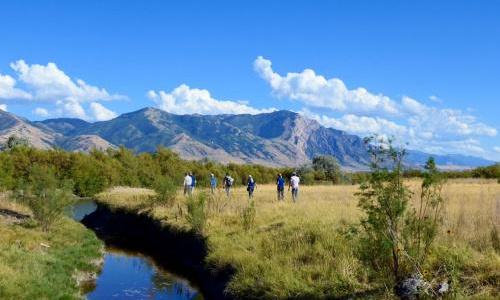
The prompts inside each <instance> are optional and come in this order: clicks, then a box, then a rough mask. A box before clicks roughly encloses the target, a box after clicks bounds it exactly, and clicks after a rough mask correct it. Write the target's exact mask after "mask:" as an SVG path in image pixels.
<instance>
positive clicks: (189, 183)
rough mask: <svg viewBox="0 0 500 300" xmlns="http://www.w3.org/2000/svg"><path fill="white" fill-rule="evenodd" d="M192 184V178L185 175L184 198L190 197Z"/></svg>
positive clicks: (187, 174)
mask: <svg viewBox="0 0 500 300" xmlns="http://www.w3.org/2000/svg"><path fill="white" fill-rule="evenodd" d="M192 184H193V178H192V177H191V176H190V175H189V173H186V176H185V177H184V196H186V195H188V196H191V193H192V191H193V190H192Z"/></svg>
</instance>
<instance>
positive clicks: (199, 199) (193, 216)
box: [186, 193, 207, 233]
mask: <svg viewBox="0 0 500 300" xmlns="http://www.w3.org/2000/svg"><path fill="white" fill-rule="evenodd" d="M206 199H207V195H206V194H205V193H200V194H199V195H198V196H190V197H189V199H188V201H187V211H188V213H187V215H186V219H187V221H188V222H189V224H190V225H191V229H193V230H194V231H196V232H198V233H202V232H203V229H204V228H205V224H206V222H207V213H206V209H205V204H206Z"/></svg>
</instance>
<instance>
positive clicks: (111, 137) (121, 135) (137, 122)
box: [0, 107, 493, 170]
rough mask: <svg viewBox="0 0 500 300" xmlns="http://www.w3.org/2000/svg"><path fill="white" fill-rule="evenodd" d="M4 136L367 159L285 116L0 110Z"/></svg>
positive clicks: (256, 156)
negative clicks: (30, 115)
mask: <svg viewBox="0 0 500 300" xmlns="http://www.w3.org/2000/svg"><path fill="white" fill-rule="evenodd" d="M12 134H15V135H20V136H23V137H26V138H27V139H28V140H29V142H30V143H31V144H32V145H33V146H35V147H39V148H50V147H54V146H57V147H62V148H64V149H67V150H71V151H89V150H90V149H92V148H98V149H106V148H115V147H116V146H117V145H124V146H125V147H127V148H130V149H133V150H135V151H136V152H146V151H147V152H152V151H155V150H156V147H157V146H158V145H164V146H166V147H169V148H171V149H173V150H175V151H177V152H178V153H180V155H181V156H182V157H184V158H187V159H201V158H205V157H207V158H210V159H213V160H217V161H220V162H224V163H228V162H236V163H258V164H264V165H275V166H295V165H300V164H302V163H305V162H308V161H310V160H311V159H312V158H314V157H315V156H318V155H332V156H335V157H336V158H337V159H338V160H339V162H340V163H341V164H342V166H344V167H345V168H349V169H357V170H359V169H366V166H367V165H368V162H369V156H368V154H367V146H366V145H365V144H364V143H363V140H362V139H361V138H360V137H358V136H355V135H350V134H347V133H345V132H343V131H339V130H335V129H331V128H325V127H323V126H321V125H320V124H319V123H318V122H316V121H314V120H310V119H307V118H305V117H303V116H302V115H299V114H297V113H294V112H290V111H276V112H272V113H265V114H258V115H247V114H242V115H217V116H204V115H173V114H170V113H167V112H165V111H162V110H159V109H156V108H151V107H148V108H144V109H141V110H138V111H135V112H131V113H126V114H122V115H121V116H119V117H117V118H115V119H112V120H109V121H104V122H96V123H88V122H85V121H82V120H79V119H68V118H61V119H50V120H45V121H40V122H30V121H28V120H25V119H23V118H20V117H17V116H15V115H13V114H10V113H7V112H2V111H0V141H2V140H5V139H6V138H8V136H9V135H12ZM427 157H428V154H425V153H423V152H418V151H411V152H410V156H409V161H410V163H412V164H414V165H420V164H422V163H423V162H424V161H425V159H426V158H427ZM436 158H437V160H438V163H439V164H442V165H447V166H450V167H458V168H460V167H461V168H463V167H472V166H478V165H487V164H491V163H493V162H490V161H487V160H484V159H480V158H472V157H467V156H463V155H445V156H442V155H440V156H436Z"/></svg>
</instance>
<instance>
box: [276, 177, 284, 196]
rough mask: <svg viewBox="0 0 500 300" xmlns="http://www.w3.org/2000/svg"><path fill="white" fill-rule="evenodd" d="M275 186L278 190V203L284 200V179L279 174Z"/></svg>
mask: <svg viewBox="0 0 500 300" xmlns="http://www.w3.org/2000/svg"><path fill="white" fill-rule="evenodd" d="M276 186H277V188H278V201H280V200H283V201H284V200H285V178H283V176H282V175H281V174H278V176H277V178H276Z"/></svg>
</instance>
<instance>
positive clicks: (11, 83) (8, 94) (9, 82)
mask: <svg viewBox="0 0 500 300" xmlns="http://www.w3.org/2000/svg"><path fill="white" fill-rule="evenodd" d="M15 86H16V80H15V79H14V78H12V77H11V76H9V75H2V74H0V99H31V95H30V94H29V93H28V92H25V91H23V90H21V89H18V88H16V87H15Z"/></svg>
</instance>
